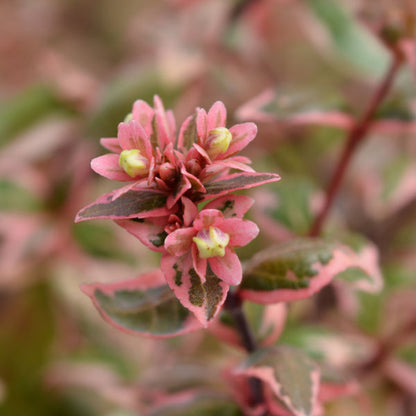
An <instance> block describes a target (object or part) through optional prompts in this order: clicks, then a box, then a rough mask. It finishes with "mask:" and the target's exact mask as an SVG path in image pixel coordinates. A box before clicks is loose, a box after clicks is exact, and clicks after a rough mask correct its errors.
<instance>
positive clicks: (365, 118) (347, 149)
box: [309, 54, 402, 237]
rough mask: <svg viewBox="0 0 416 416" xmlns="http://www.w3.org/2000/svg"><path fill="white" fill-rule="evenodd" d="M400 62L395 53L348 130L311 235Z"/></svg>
mask: <svg viewBox="0 0 416 416" xmlns="http://www.w3.org/2000/svg"><path fill="white" fill-rule="evenodd" d="M401 63H402V58H401V57H400V56H399V55H398V54H395V55H394V57H393V60H392V62H391V65H390V67H389V69H388V71H387V73H386V75H385V76H384V78H383V79H382V81H381V83H380V85H379V86H378V88H377V90H376V91H375V93H374V95H373V97H372V99H371V100H370V102H369V104H368V107H367V109H366V111H365V112H364V114H363V115H362V116H361V118H360V119H359V120H357V122H356V123H355V125H354V126H353V127H352V129H351V130H350V133H349V135H348V137H347V140H346V142H345V146H344V150H343V152H342V153H341V155H340V158H339V161H338V164H337V166H336V169H335V172H334V174H333V175H332V178H331V181H330V182H329V184H328V187H327V190H326V199H325V202H324V205H323V207H322V209H321V211H320V212H319V214H318V215H317V217H316V218H315V221H314V223H313V224H312V227H311V229H310V231H309V235H310V236H311V237H316V236H318V235H320V234H321V231H322V228H323V225H324V223H325V221H326V219H327V217H328V213H329V211H330V209H331V207H332V205H333V203H334V200H335V197H336V196H337V193H338V191H339V188H340V185H341V183H342V180H343V179H344V176H345V173H346V171H347V168H348V166H349V163H350V161H351V159H352V156H353V154H354V152H355V150H356V148H357V147H358V145H359V144H360V143H361V142H362V141H363V139H364V138H365V136H366V134H367V132H368V130H369V129H370V128H371V123H372V120H373V118H374V115H375V113H376V111H377V109H378V107H379V106H380V104H381V102H382V101H383V100H384V98H385V97H386V95H387V93H388V92H389V90H390V88H391V86H392V84H393V81H394V79H395V76H396V74H397V71H398V69H399V68H400V65H401Z"/></svg>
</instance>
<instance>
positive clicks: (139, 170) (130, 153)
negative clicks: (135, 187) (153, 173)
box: [119, 149, 149, 178]
mask: <svg viewBox="0 0 416 416" xmlns="http://www.w3.org/2000/svg"><path fill="white" fill-rule="evenodd" d="M119 164H120V166H121V167H122V168H123V170H124V171H125V172H126V173H127V175H129V176H131V177H132V178H135V177H136V176H145V175H147V173H148V172H149V161H148V160H147V158H146V157H144V156H143V155H142V154H141V153H140V150H138V149H130V150H123V151H122V152H121V153H120V159H119Z"/></svg>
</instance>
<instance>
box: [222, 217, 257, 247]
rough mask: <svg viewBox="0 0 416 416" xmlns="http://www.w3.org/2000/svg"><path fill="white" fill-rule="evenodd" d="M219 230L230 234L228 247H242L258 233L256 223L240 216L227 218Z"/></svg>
mask: <svg viewBox="0 0 416 416" xmlns="http://www.w3.org/2000/svg"><path fill="white" fill-rule="evenodd" d="M221 230H222V231H224V232H225V233H227V234H228V235H229V236H230V242H229V243H228V244H229V245H230V247H243V246H245V245H247V244H248V243H250V241H252V240H254V239H255V238H256V237H257V235H258V233H259V227H257V224H256V223H254V222H252V221H248V220H242V219H240V218H227V219H225V220H224V222H223V223H222V225H221Z"/></svg>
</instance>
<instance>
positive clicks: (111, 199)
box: [75, 188, 171, 222]
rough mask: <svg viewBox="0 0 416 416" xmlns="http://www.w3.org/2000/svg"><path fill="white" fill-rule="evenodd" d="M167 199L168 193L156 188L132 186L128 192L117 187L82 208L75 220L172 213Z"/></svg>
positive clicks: (118, 218) (116, 218) (157, 215)
mask: <svg viewBox="0 0 416 416" xmlns="http://www.w3.org/2000/svg"><path fill="white" fill-rule="evenodd" d="M166 201H167V195H166V194H165V193H163V192H160V191H157V190H155V189H149V188H131V189H128V190H127V191H126V192H121V190H119V189H116V190H114V191H112V192H110V193H108V194H104V195H101V196H100V197H99V198H98V199H97V200H96V201H95V202H93V203H92V204H89V205H87V206H86V207H84V208H83V209H81V210H80V211H79V212H78V214H77V216H76V218H75V221H76V222H80V221H85V220H92V219H98V218H100V219H101V218H108V219H112V220H121V219H129V218H147V217H160V216H163V215H168V214H170V213H171V210H169V209H168V208H167V207H166Z"/></svg>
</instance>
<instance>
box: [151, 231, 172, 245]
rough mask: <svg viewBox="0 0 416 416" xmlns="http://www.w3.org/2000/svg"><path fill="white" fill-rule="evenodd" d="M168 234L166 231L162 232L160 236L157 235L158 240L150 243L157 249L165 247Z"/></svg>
mask: <svg viewBox="0 0 416 416" xmlns="http://www.w3.org/2000/svg"><path fill="white" fill-rule="evenodd" d="M167 235H168V234H167V232H166V231H162V232H160V233H159V234H157V235H156V238H155V239H154V240H150V242H151V243H152V244H153V245H154V246H155V247H160V246H163V244H164V243H165V239H166V237H167Z"/></svg>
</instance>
